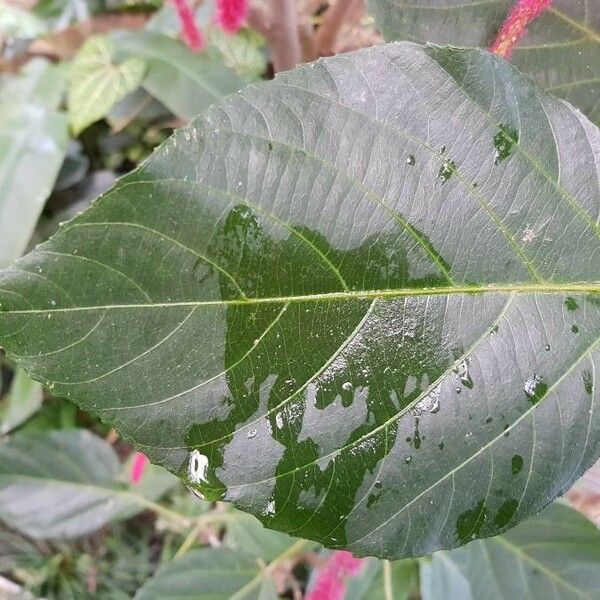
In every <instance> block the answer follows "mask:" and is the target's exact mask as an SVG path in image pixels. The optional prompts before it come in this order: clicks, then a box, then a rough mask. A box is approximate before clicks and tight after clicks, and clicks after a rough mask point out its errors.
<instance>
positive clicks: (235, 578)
mask: <svg viewBox="0 0 600 600" xmlns="http://www.w3.org/2000/svg"><path fill="white" fill-rule="evenodd" d="M259 576H260V567H259V565H258V563H257V562H256V559H255V558H253V557H252V556H251V555H250V554H244V553H242V552H236V551H234V550H230V549H225V548H203V549H200V550H194V551H192V552H190V553H189V554H187V555H186V556H184V557H183V558H180V559H177V560H175V561H173V562H172V563H170V564H167V565H164V566H162V567H161V568H160V569H159V570H158V572H157V573H156V575H155V576H154V577H153V578H152V579H150V580H149V581H148V582H147V583H146V584H145V585H144V586H142V588H141V589H140V590H139V591H138V593H137V594H136V595H135V598H136V600H183V599H184V598H186V599H189V600H232V599H233V598H234V597H236V596H235V594H236V593H238V592H240V591H241V590H242V589H244V588H245V587H246V586H248V585H249V584H251V582H252V581H253V580H255V579H256V578H257V577H259ZM260 591H261V587H260V584H259V585H257V586H254V587H253V588H252V589H251V590H249V591H248V593H245V594H243V595H240V596H239V597H240V598H244V599H246V600H252V599H255V600H259V599H260V600H263V598H264V600H267V599H268V598H277V595H276V594H274V595H269V596H266V597H265V596H263V597H261V595H260Z"/></svg>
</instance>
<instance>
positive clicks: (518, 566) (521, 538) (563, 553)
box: [421, 504, 600, 600]
mask: <svg viewBox="0 0 600 600" xmlns="http://www.w3.org/2000/svg"><path fill="white" fill-rule="evenodd" d="M599 565H600V532H599V531H598V529H597V528H596V527H595V526H594V525H593V524H592V523H590V522H589V521H588V520H587V519H586V518H585V517H583V516H581V515H580V514H579V513H577V512H576V511H574V510H573V509H571V508H568V507H567V506H563V505H561V504H554V505H552V506H551V507H549V508H548V509H546V510H545V511H543V512H542V513H540V514H539V515H537V516H535V517H533V518H531V519H529V520H527V521H526V522H525V523H522V524H521V525H519V526H518V527H515V528H514V529H513V530H511V531H509V532H508V533H505V534H502V535H499V536H497V537H494V538H490V539H488V540H480V541H476V542H473V543H471V544H468V545H467V546H465V547H464V548H459V549H457V550H451V551H449V552H446V551H443V552H437V553H435V554H434V555H433V557H432V558H431V562H428V561H423V563H422V567H421V580H422V595H423V600H482V599H483V598H485V599H486V600H506V599H507V598H528V599H530V600H547V599H548V598H560V599H561V600H571V599H572V600H576V599H578V598H579V599H581V598H590V599H591V598H599V597H600V569H599Z"/></svg>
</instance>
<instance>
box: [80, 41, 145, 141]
mask: <svg viewBox="0 0 600 600" xmlns="http://www.w3.org/2000/svg"><path fill="white" fill-rule="evenodd" d="M112 53H113V46H112V42H111V41H110V39H108V38H107V37H105V36H95V37H92V38H90V39H88V40H87V41H86V43H85V44H84V45H83V46H82V48H81V49H80V51H79V52H78V54H77V56H76V57H75V60H74V61H73V64H72V66H71V72H70V75H69V118H70V121H71V126H72V128H73V131H74V133H75V134H76V135H77V134H79V133H80V132H81V131H83V130H84V129H85V128H86V127H87V126H88V125H90V124H91V123H94V122H95V121H98V120H99V119H101V118H103V117H104V116H105V115H106V113H107V112H108V111H109V110H110V109H111V108H112V107H113V105H114V104H115V103H116V102H118V101H119V100H120V99H121V98H124V97H125V96H126V95H127V94H129V93H130V92H133V91H134V90H135V89H136V88H137V87H139V85H140V83H141V82H142V80H143V77H144V72H145V69H146V64H145V62H144V61H143V60H142V59H141V58H134V57H131V58H126V59H125V60H123V61H122V62H120V63H119V64H116V63H115V62H113V57H112Z"/></svg>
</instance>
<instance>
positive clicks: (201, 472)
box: [188, 450, 208, 483]
mask: <svg viewBox="0 0 600 600" xmlns="http://www.w3.org/2000/svg"><path fill="white" fill-rule="evenodd" d="M207 473H208V458H207V457H206V456H205V455H204V454H201V453H200V452H198V450H192V451H191V452H190V455H189V458H188V476H189V478H190V481H191V482H192V483H202V482H204V483H206V482H207V479H206V475H207Z"/></svg>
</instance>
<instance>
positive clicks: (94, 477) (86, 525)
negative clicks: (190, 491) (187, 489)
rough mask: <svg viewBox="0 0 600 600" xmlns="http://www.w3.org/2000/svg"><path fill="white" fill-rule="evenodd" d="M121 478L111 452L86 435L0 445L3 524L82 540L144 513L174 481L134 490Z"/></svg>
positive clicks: (20, 438) (59, 434)
mask: <svg viewBox="0 0 600 600" xmlns="http://www.w3.org/2000/svg"><path fill="white" fill-rule="evenodd" d="M157 469H159V468H157ZM161 471H162V472H163V473H164V470H163V469H161ZM120 472H121V466H120V464H119V461H118V458H117V455H116V454H115V452H114V450H113V449H112V447H111V446H109V445H108V444H107V443H106V442H105V441H103V440H102V439H100V438H98V437H96V436H94V435H92V434H91V433H89V432H87V431H85V430H71V431H68V430H67V431H54V432H50V433H42V434H28V435H17V436H15V437H14V438H13V439H11V440H9V441H7V442H5V443H1V444H0V518H1V519H2V520H3V521H4V522H5V523H7V524H8V525H10V526H11V527H14V528H15V529H18V530H19V531H21V532H22V533H24V534H26V535H29V536H31V537H33V538H40V539H45V538H47V539H54V538H72V537H78V536H81V535H84V534H87V533H90V532H92V531H95V530H96V529H98V528H100V527H102V526H103V525H105V524H106V523H109V522H110V521H113V520H117V519H123V518H127V517H130V516H132V515H134V514H136V513H138V512H140V511H142V510H144V509H145V508H147V507H148V506H149V505H150V503H151V501H152V500H155V499H157V498H158V497H159V496H160V495H162V494H164V493H165V491H166V489H169V487H170V486H171V485H172V482H173V479H174V478H173V477H172V476H169V475H168V474H167V476H168V477H169V483H167V481H166V479H165V482H164V483H163V485H157V481H156V480H153V481H152V482H151V484H147V485H144V478H142V480H141V482H140V484H139V485H137V486H135V488H132V487H128V486H126V485H124V484H122V483H121V482H120ZM160 477H161V478H162V475H160Z"/></svg>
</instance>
